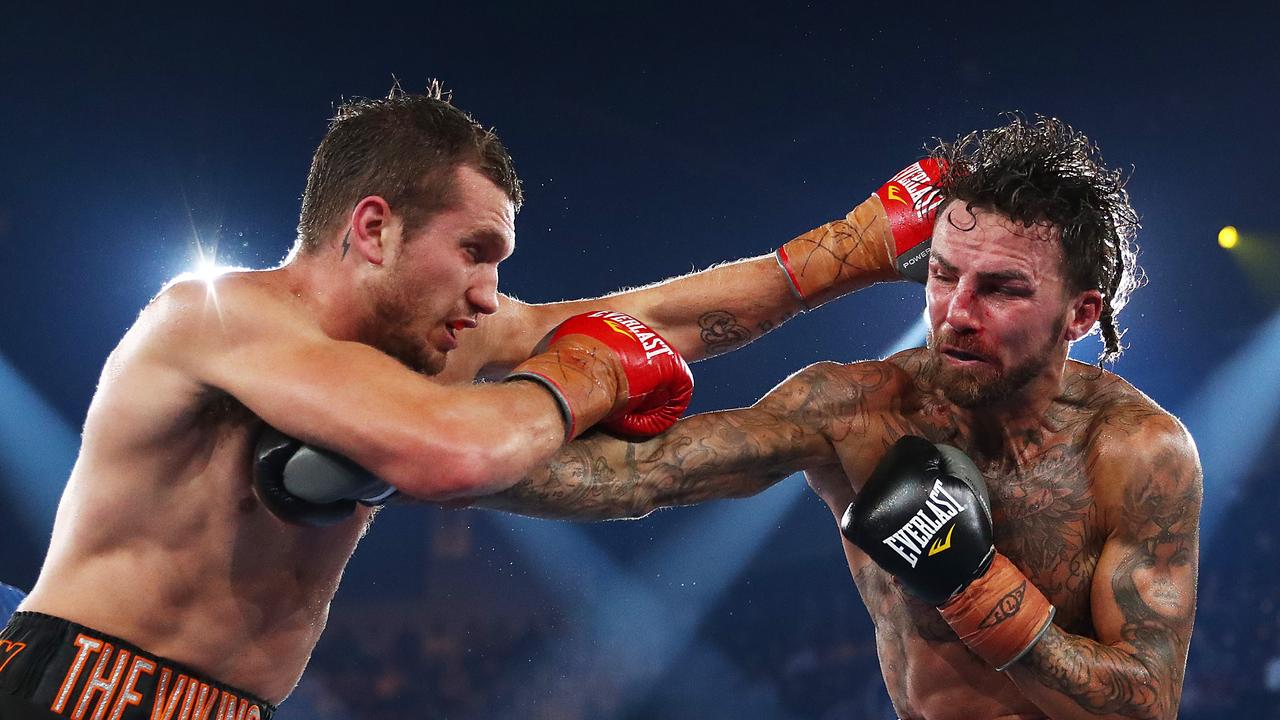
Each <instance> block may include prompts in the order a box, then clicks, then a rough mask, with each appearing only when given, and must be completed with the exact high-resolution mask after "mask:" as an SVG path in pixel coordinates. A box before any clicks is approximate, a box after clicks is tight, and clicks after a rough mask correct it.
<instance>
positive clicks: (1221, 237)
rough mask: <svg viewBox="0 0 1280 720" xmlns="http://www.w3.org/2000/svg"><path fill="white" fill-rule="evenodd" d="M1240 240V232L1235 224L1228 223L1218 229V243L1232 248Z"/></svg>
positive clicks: (1228, 248)
mask: <svg viewBox="0 0 1280 720" xmlns="http://www.w3.org/2000/svg"><path fill="white" fill-rule="evenodd" d="M1239 242H1240V233H1239V232H1237V231H1236V228H1235V226H1234V225H1228V226H1226V227H1224V228H1222V229H1221V230H1219V231H1218V244H1219V245H1221V246H1222V247H1224V248H1226V249H1227V250H1230V249H1231V248H1233V247H1235V246H1236V244H1237V243H1239Z"/></svg>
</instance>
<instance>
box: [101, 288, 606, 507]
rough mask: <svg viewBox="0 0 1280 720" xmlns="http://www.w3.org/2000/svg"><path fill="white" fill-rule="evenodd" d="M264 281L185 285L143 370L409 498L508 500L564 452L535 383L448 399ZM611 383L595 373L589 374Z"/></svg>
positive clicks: (148, 325)
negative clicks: (218, 397)
mask: <svg viewBox="0 0 1280 720" xmlns="http://www.w3.org/2000/svg"><path fill="white" fill-rule="evenodd" d="M262 277H263V276H254V275H249V276H228V277H224V278H221V279H219V281H218V285H217V287H216V291H217V295H216V296H215V295H213V294H212V293H213V290H212V289H209V290H207V289H206V287H205V286H204V284H202V283H180V284H178V285H175V286H174V287H171V288H169V289H168V290H166V291H165V292H164V293H163V294H162V296H161V297H160V298H158V299H157V300H156V302H155V303H153V305H152V306H151V307H149V308H148V309H147V310H146V311H144V314H143V317H142V318H140V320H139V322H138V324H137V325H136V326H135V329H134V330H133V331H131V333H130V336H129V337H128V338H127V339H126V342H125V343H123V344H122V345H124V346H125V348H126V349H125V352H126V353H127V354H128V355H129V357H130V358H132V359H131V360H129V362H130V363H132V364H139V363H141V364H143V365H144V366H145V367H146V371H147V372H149V373H154V374H159V373H164V374H166V376H168V377H180V378H184V379H185V380H186V381H187V383H188V384H189V386H190V388H191V392H192V394H193V395H194V394H197V393H201V394H203V393H208V392H219V393H225V394H226V395H229V396H231V397H233V398H235V399H236V400H237V401H238V402H239V403H241V404H242V405H244V406H245V407H246V408H248V409H249V411H250V412H252V413H253V414H254V415H257V416H258V417H260V418H262V419H263V420H264V421H265V422H266V423H268V424H269V425H271V426H273V427H275V428H277V429H279V430H280V431H281V432H284V433H286V434H288V435H290V436H292V437H296V438H298V439H300V440H302V441H303V442H307V443H312V444H315V445H319V446H322V447H326V448H329V449H331V450H334V451H336V452H338V453H341V454H342V455H345V456H346V457H349V458H351V459H352V460H354V461H355V462H357V463H359V464H360V465H361V466H363V467H365V468H367V469H369V471H370V472H372V473H374V474H375V475H377V476H378V477H380V478H382V479H384V480H386V481H387V482H389V483H391V484H392V485H395V486H396V487H397V488H399V489H401V490H402V491H404V492H406V493H408V494H410V495H413V496H416V497H420V498H423V499H428V500H444V499H449V498H454V497H460V496H471V495H479V494H486V493H491V492H497V491H499V490H502V489H504V488H506V487H509V486H510V485H511V484H512V483H514V482H515V481H517V480H519V479H520V478H522V477H523V476H524V475H525V473H527V472H528V471H529V470H530V469H531V468H533V467H536V466H538V465H540V464H542V463H545V462H546V460H547V459H548V458H550V457H551V455H552V453H553V452H555V451H556V450H557V449H558V448H559V447H560V446H561V444H562V443H563V440H564V426H563V422H562V420H561V416H560V411H559V410H558V408H557V406H556V404H555V401H554V400H553V399H552V397H551V395H550V394H549V393H548V392H547V391H546V390H544V389H543V388H541V387H539V386H537V385H535V384H533V383H528V382H514V383H505V384H498V385H488V386H470V385H466V386H446V385H441V384H439V383H436V382H433V381H432V380H429V379H427V378H425V377H423V376H422V375H420V374H418V373H415V372H412V371H410V370H409V369H407V368H406V367H405V366H403V365H401V364H400V363H399V362H397V361H396V360H394V359H392V358H391V357H389V356H387V355H385V354H383V353H381V352H378V351H377V350H375V349H373V348H372V347H370V346H368V345H364V344H361V343H356V342H341V341H336V340H333V339H332V338H330V337H328V336H327V335H326V334H325V333H324V332H322V331H321V329H320V328H319V327H318V326H316V325H315V323H314V321H313V320H311V319H310V316H309V315H308V314H307V313H305V312H303V311H301V310H300V309H299V308H298V307H297V301H296V300H295V299H294V298H293V296H292V295H291V294H289V293H287V292H284V293H282V292H280V291H279V289H277V288H273V287H272V286H271V285H270V284H269V281H264V280H262V279H261V278H262ZM595 371H600V372H606V373H607V372H610V371H609V370H608V369H606V368H604V367H603V364H601V367H600V368H593V367H591V366H587V367H585V368H584V369H583V372H584V373H585V374H591V373H592V372H595Z"/></svg>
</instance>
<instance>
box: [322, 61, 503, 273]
mask: <svg viewBox="0 0 1280 720" xmlns="http://www.w3.org/2000/svg"><path fill="white" fill-rule="evenodd" d="M460 165H468V166H471V167H474V168H475V169H476V170H477V171H479V172H480V173H481V174H483V175H484V176H485V177H488V178H489V179H490V180H492V181H493V182H494V184H496V185H497V186H498V187H500V188H502V190H503V191H504V192H506V194H507V197H509V198H511V202H512V203H514V204H515V206H516V210H517V211H518V210H519V209H520V204H521V203H522V202H523V201H524V193H523V191H522V190H521V188H520V178H519V177H517V176H516V171H515V167H514V166H513V164H512V162H511V156H510V155H509V154H508V153H507V149H506V148H505V147H503V145H502V141H501V140H499V139H498V136H497V135H496V134H495V133H494V132H493V130H491V129H486V128H484V127H483V126H481V125H480V124H479V123H477V122H476V121H475V120H474V119H473V118H472V117H471V116H470V115H468V114H467V113H465V112H463V111H462V110H459V109H458V108H456V107H454V106H453V104H452V102H451V94H450V93H448V92H446V91H445V90H444V87H443V86H442V85H441V83H440V82H439V81H435V80H433V81H431V82H430V83H429V84H428V86H427V90H426V92H424V93H423V94H421V95H414V94H410V93H406V92H404V91H403V90H401V89H400V84H399V83H398V82H397V83H396V84H395V85H393V86H392V88H391V92H390V93H388V94H387V97H385V98H381V99H378V100H369V99H364V98H358V99H355V100H348V101H346V102H344V103H342V105H341V106H339V107H338V112H337V113H336V114H335V115H334V117H333V120H331V121H330V122H329V129H328V131H327V132H326V133H325V136H324V139H323V140H321V141H320V146H319V147H317V148H316V152H315V155H314V156H313V157H312V159H311V171H310V172H309V173H308V175H307V189H306V190H305V191H304V192H303V194H302V212H301V213H300V215H299V217H298V240H297V243H298V249H299V250H300V251H301V252H313V251H315V250H316V249H317V248H318V247H319V245H320V241H321V238H322V237H323V235H324V233H325V232H326V231H328V230H329V229H330V228H331V227H332V226H334V225H335V224H337V222H338V221H339V219H341V218H342V217H343V215H344V214H345V213H348V212H350V211H351V209H352V208H353V207H355V204H356V203H357V202H359V201H360V199H361V198H364V197H368V196H370V195H378V196H380V197H382V198H383V199H385V200H386V201H387V203H388V204H389V205H390V206H391V208H392V209H393V210H395V212H396V213H397V214H399V215H400V216H401V217H402V218H404V224H405V231H406V232H409V231H411V230H413V229H414V228H416V227H420V226H421V225H422V224H423V223H424V222H425V221H426V220H427V219H428V218H430V216H431V214H432V213H434V212H436V211H438V210H441V209H443V208H446V207H448V205H449V203H450V199H451V197H452V190H453V183H452V170H453V169H454V168H455V167H458V166H460Z"/></svg>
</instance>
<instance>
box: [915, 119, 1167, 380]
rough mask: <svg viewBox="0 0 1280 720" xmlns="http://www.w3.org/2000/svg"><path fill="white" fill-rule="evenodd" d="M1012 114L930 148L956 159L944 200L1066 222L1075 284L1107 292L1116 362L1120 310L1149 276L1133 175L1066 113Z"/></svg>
mask: <svg viewBox="0 0 1280 720" xmlns="http://www.w3.org/2000/svg"><path fill="white" fill-rule="evenodd" d="M1009 117H1010V122H1009V123H1008V124H1007V125H1004V126H1003V127H998V128H995V129H992V130H980V131H977V132H972V133H969V134H968V135H964V136H962V137H960V138H957V139H956V140H955V141H954V142H944V141H941V140H939V141H938V144H937V146H936V147H933V148H930V149H929V155H930V157H933V158H936V159H939V160H945V161H946V162H947V163H948V168H947V170H946V172H945V173H944V174H943V177H942V180H941V182H940V183H939V189H940V191H941V194H942V198H943V202H947V201H949V200H959V201H960V202H963V203H965V206H966V207H967V208H968V209H969V210H970V211H971V212H972V211H973V210H974V209H982V210H992V211H995V212H998V213H1000V214H1001V215H1004V216H1006V217H1008V218H1009V219H1011V220H1013V221H1015V222H1019V223H1022V224H1025V225H1031V224H1037V223H1039V224H1046V223H1047V224H1051V225H1055V226H1057V227H1059V228H1061V229H1062V249H1063V251H1064V253H1063V254H1064V256H1065V258H1066V261H1065V265H1066V268H1065V270H1066V277H1067V282H1068V283H1069V285H1070V287H1071V289H1072V291H1073V292H1080V291H1082V290H1090V289H1096V290H1098V291H1099V292H1101V293H1102V314H1101V317H1100V318H1099V321H1098V323H1099V327H1100V331H1101V333H1102V341H1103V345H1104V348H1103V351H1102V354H1101V355H1100V356H1099V358H1098V363H1099V365H1101V364H1102V363H1105V362H1114V361H1115V360H1116V359H1117V358H1119V356H1120V354H1121V352H1123V347H1122V346H1121V345H1120V338H1121V336H1122V335H1123V334H1124V332H1123V331H1122V330H1120V329H1119V328H1118V327H1117V325H1116V316H1117V315H1118V314H1119V313H1120V310H1121V309H1122V308H1123V307H1124V305H1125V303H1126V302H1127V301H1128V299H1129V294H1130V293H1131V292H1133V291H1134V290H1135V289H1137V288H1138V287H1139V286H1141V285H1142V284H1143V283H1144V282H1145V279H1146V278H1145V276H1144V275H1143V274H1142V271H1141V270H1140V269H1139V268H1138V266H1137V253H1138V247H1137V244H1136V243H1135V242H1134V238H1135V236H1136V235H1137V231H1138V227H1139V224H1138V215H1137V213H1136V212H1134V209H1133V206H1132V205H1130V204H1129V193H1128V192H1126V191H1125V183H1126V182H1127V181H1128V177H1127V176H1126V175H1125V173H1123V172H1121V171H1120V170H1112V169H1109V168H1108V167H1107V166H1106V165H1105V164H1104V163H1103V161H1102V156H1101V154H1100V153H1099V152H1098V148H1097V146H1095V145H1094V144H1093V143H1092V142H1091V141H1090V140H1089V138H1087V137H1085V135H1084V134H1083V133H1080V132H1077V131H1076V130H1074V129H1073V128H1071V126H1069V125H1067V124H1066V123H1064V122H1062V121H1061V120H1058V119H1057V118H1047V117H1042V116H1036V118H1035V120H1034V121H1028V120H1027V119H1026V118H1024V117H1022V116H1020V115H1011V116H1009Z"/></svg>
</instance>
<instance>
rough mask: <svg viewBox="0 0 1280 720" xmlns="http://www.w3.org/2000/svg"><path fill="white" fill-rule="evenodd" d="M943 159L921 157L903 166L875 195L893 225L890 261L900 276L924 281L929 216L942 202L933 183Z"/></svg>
mask: <svg viewBox="0 0 1280 720" xmlns="http://www.w3.org/2000/svg"><path fill="white" fill-rule="evenodd" d="M946 169H947V165H946V163H945V162H943V161H940V160H935V159H933V158H925V159H924V160H920V161H918V162H914V163H912V164H910V165H908V166H907V167H905V168H903V170H902V171H901V172H899V173H898V174H897V175H894V176H893V178H892V179H890V180H889V182H887V183H885V184H884V185H883V186H881V188H880V189H879V190H877V191H876V195H878V196H879V197H880V204H881V205H883V206H884V212H885V214H886V215H888V216H889V224H890V225H891V226H892V227H893V244H894V253H893V256H894V264H895V265H896V267H897V269H898V272H899V273H901V274H902V275H903V277H906V278H909V279H911V280H915V281H916V282H924V280H925V276H926V268H925V265H926V264H927V263H928V258H929V248H930V246H931V245H932V243H931V242H930V238H931V237H932V235H933V218H934V214H935V213H936V212H937V210H938V204H939V203H941V202H942V193H941V192H940V191H939V190H938V188H937V183H938V180H939V178H941V177H942V174H943V173H944V172H945V171H946Z"/></svg>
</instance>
